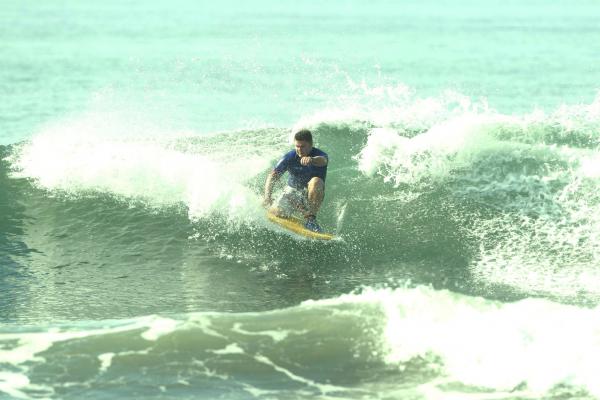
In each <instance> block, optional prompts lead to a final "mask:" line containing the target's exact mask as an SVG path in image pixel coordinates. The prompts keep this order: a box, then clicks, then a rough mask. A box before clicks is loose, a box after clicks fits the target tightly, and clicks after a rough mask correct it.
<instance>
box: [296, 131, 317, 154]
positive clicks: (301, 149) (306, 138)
mask: <svg viewBox="0 0 600 400" xmlns="http://www.w3.org/2000/svg"><path fill="white" fill-rule="evenodd" d="M312 143H313V140H312V133H310V131H309V130H308V129H302V130H300V131H298V132H296V133H295V134H294V146H295V147H296V154H298V156H300V157H306V156H308V155H309V154H310V152H311V150H312Z"/></svg>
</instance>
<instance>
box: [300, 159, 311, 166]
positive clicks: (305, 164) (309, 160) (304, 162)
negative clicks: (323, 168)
mask: <svg viewBox="0 0 600 400" xmlns="http://www.w3.org/2000/svg"><path fill="white" fill-rule="evenodd" d="M300 164H302V165H304V166H305V167H306V166H307V165H310V164H312V158H311V157H302V158H301V159H300Z"/></svg>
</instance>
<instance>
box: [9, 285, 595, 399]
mask: <svg viewBox="0 0 600 400" xmlns="http://www.w3.org/2000/svg"><path fill="white" fill-rule="evenodd" d="M532 314H535V315H536V318H534V319H532V318H531V315H532ZM597 315H598V310H597V309H588V310H585V309H581V308H577V307H575V306H566V305H559V304H556V303H552V302H550V301H547V300H541V299H540V300H534V299H528V300H522V301H519V302H515V303H510V304H503V303H499V302H493V301H489V300H484V299H482V298H476V297H468V296H463V295H458V294H453V293H451V292H448V291H445V290H441V291H436V290H434V289H432V288H426V287H415V288H403V289H395V290H391V289H381V290H366V291H363V292H362V293H356V294H350V295H343V296H340V297H337V298H335V299H329V300H321V301H307V302H304V303H302V304H300V305H298V306H295V307H292V308H287V309H281V310H277V311H271V312H263V313H243V314H235V313H186V314H179V315H150V316H147V317H137V318H132V319H125V320H118V321H117V320H104V321H94V322H85V321H79V322H73V323H69V324H62V325H51V326H44V327H43V329H40V328H38V327H35V326H29V327H19V328H6V327H4V328H2V330H1V331H0V343H1V344H2V351H1V352H0V363H1V365H2V369H3V372H2V374H0V390H2V391H3V392H4V393H5V394H8V395H9V396H12V397H14V398H25V399H27V398H40V397H44V398H46V397H56V398H76V397H77V396H79V395H80V393H81V392H82V391H85V392H86V394H87V395H89V396H92V397H96V396H102V394H103V393H107V391H108V392H110V393H113V394H114V395H118V396H119V397H136V396H137V397H144V398H198V396H200V397H216V396H225V397H227V398H233V399H246V398H259V399H272V398H280V399H287V398H289V399H291V398H299V399H304V398H323V399H326V398H347V399H364V398H384V399H387V398H390V399H391V398H440V397H441V398H450V397H452V398H490V397H494V398H498V397H501V398H509V399H513V398H514V399H517V398H518V399H522V398H540V397H541V398H564V397H574V396H576V397H578V398H593V397H590V396H598V395H600V386H598V381H597V379H596V378H595V377H596V371H597V370H598V368H599V367H600V366H599V365H598V363H599V361H598V352H599V351H600V347H599V346H598V340H597V336H598V334H599V333H600V321H599V320H598V318H597ZM567 321H568V323H565V322H567Z"/></svg>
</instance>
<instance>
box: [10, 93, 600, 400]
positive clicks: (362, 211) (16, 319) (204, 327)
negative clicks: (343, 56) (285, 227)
mask: <svg viewBox="0 0 600 400" xmlns="http://www.w3.org/2000/svg"><path fill="white" fill-rule="evenodd" d="M599 104H600V101H599V100H597V101H595V102H593V103H592V104H589V105H580V106H564V107H561V108H559V109H557V110H555V111H554V112H552V113H542V112H534V113H530V114H524V115H511V116H509V115H503V114H500V113H498V112H495V111H493V110H490V109H489V108H487V107H486V106H485V104H475V103H472V102H470V101H468V100H465V99H464V98H463V97H461V96H453V95H450V96H446V97H440V98H433V99H426V100H415V99H413V100H411V101H409V102H408V103H407V104H403V105H402V107H399V108H393V109H386V110H376V111H373V110H366V111H365V110H363V111H357V110H335V109H331V110H325V111H323V112H320V113H318V114H314V115H308V116H306V117H305V118H302V119H301V120H299V121H298V122H297V124H296V126H295V127H294V128H298V127H308V128H310V129H311V130H312V131H313V132H314V135H315V138H316V143H315V145H316V146H317V147H319V148H322V149H323V150H325V151H327V152H328V153H329V155H330V167H329V172H328V177H327V186H326V200H325V203H324V206H323V209H322V211H321V212H320V214H319V220H320V222H321V223H322V224H323V225H324V226H325V227H326V228H327V229H329V230H332V231H334V232H336V233H337V235H338V236H339V237H340V240H337V241H333V242H330V243H320V242H313V241H307V240H301V239H299V238H297V237H295V236H293V235H291V234H289V233H286V232H284V231H282V230H280V229H279V228H277V227H275V226H273V225H272V224H270V223H269V222H268V221H267V220H266V218H265V215H264V209H263V208H262V206H261V193H262V190H263V186H264V181H265V178H266V176H267V174H268V173H269V171H270V169H271V167H272V166H273V165H274V163H275V162H276V161H277V159H278V157H280V156H281V155H282V154H283V153H284V152H285V151H286V150H287V149H289V147H290V143H291V141H290V131H289V130H288V129H282V128H277V127H266V128H255V129H248V130H242V131H225V132H217V133H213V134H211V135H198V134H194V133H193V132H179V131H174V132H171V131H165V130H163V129H162V128H158V127H156V126H151V125H141V126H140V125H137V124H135V125H132V124H131V122H130V121H128V119H127V118H123V117H122V116H119V115H117V114H110V113H109V114H105V113H94V112H90V113H87V114H84V115H80V116H77V117H73V118H70V119H65V120H62V121H57V122H55V123H54V124H52V125H48V126H46V127H45V128H43V129H42V130H41V131H40V132H39V133H38V134H37V135H35V136H34V137H32V138H31V139H30V140H28V141H24V142H21V143H18V144H15V145H12V146H5V147H1V148H0V151H1V152H2V154H1V159H2V163H1V170H0V172H1V173H0V185H2V190H1V191H0V193H1V194H2V196H3V197H2V202H1V203H0V207H1V208H2V212H1V213H0V215H2V220H0V223H1V224H2V227H3V229H2V231H1V232H2V233H1V234H0V246H1V250H2V251H1V252H0V260H1V261H2V264H3V269H2V278H3V283H2V285H3V288H4V289H6V290H3V291H2V293H1V294H0V296H2V298H1V300H2V302H1V304H2V308H1V309H0V316H1V318H2V320H3V321H7V322H9V323H8V324H5V325H3V326H2V327H1V328H0V331H1V332H0V341H1V343H2V345H1V350H0V365H1V366H2V367H1V371H2V372H0V391H2V392H3V393H4V394H6V395H7V396H11V397H15V398H39V397H52V398H53V397H56V398H72V397H73V398H74V397H76V396H77V393H79V391H80V390H83V389H82V388H88V390H90V391H91V392H90V393H91V394H92V395H93V396H97V397H101V396H102V395H101V393H102V392H103V391H104V390H109V391H110V393H114V394H115V396H117V395H118V396H122V397H135V396H141V397H165V398H170V397H173V398H180V397H181V398H187V397H190V393H194V396H196V395H200V396H203V397H218V396H225V397H229V398H240V399H245V398H253V397H257V398H265V399H268V398H290V399H291V398H313V397H317V398H357V399H358V398H374V397H377V398H437V397H442V398H446V397H452V396H455V397H457V398H465V397H473V398H490V397H496V398H497V397H501V398H515V399H517V398H562V397H573V396H580V397H581V398H588V397H589V398H594V397H597V396H598V395H600V388H599V387H598V386H597V383H596V379H595V373H594V372H593V371H597V369H598V365H596V364H597V362H596V359H597V354H596V353H597V352H598V349H597V347H598V346H597V343H596V342H597V340H596V336H597V335H596V332H597V331H598V329H599V328H598V321H597V318H595V317H594V315H595V314H596V313H597V309H596V308H595V307H597V304H598V299H599V294H600V286H599V283H600V271H598V265H599V262H598V261H599V256H600V252H599V251H598V250H599V245H598V243H600V241H599V240H598V232H600V230H599V229H600V221H599V220H598V217H597V215H599V213H598V211H600V210H599V209H598V208H599V207H600V201H599V200H600V199H599V197H598V193H599V191H598V184H599V182H600V181H599V178H600V172H599V170H598V168H597V165H598V161H600V160H599V157H600V153H599V151H598V148H599V146H598V145H599V140H600V137H599V136H600V134H599V132H600V129H599V128H600V126H599V125H600V116H599V114H598V105H599ZM283 185H284V183H283V182H282V183H281V184H280V185H279V187H278V188H277V190H281V189H282V188H283ZM348 293H350V294H348ZM479 296H485V299H484V298H481V297H479ZM535 298H538V299H535ZM309 299H311V300H309ZM198 310H211V312H198ZM532 315H535V316H536V318H535V319H532V318H531V316H532ZM140 316H142V317H140ZM16 324H19V325H16ZM92 392H93V393H92Z"/></svg>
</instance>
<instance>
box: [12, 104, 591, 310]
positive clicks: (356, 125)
mask: <svg viewBox="0 0 600 400" xmlns="http://www.w3.org/2000/svg"><path fill="white" fill-rule="evenodd" d="M463 100H464V99H463ZM434 101H435V102H437V105H436V106H432V102H434ZM597 109H598V101H596V102H594V103H592V104H591V105H588V106H571V107H566V106H565V107H562V108H560V109H558V110H556V111H555V112H553V113H551V114H543V113H541V112H539V113H532V114H527V115H522V116H506V115H501V114H498V113H495V112H493V111H490V110H487V109H486V108H483V107H481V106H480V105H474V104H470V103H466V104H465V103H464V101H463V103H458V101H457V100H456V99H448V98H441V99H433V100H429V101H414V102H413V103H412V104H410V105H409V107H405V108H403V109H402V111H403V112H402V113H396V114H393V111H397V110H393V111H390V110H387V115H394V117H395V118H394V119H393V120H389V118H388V120H387V121H386V123H385V124H384V126H382V125H381V123H380V122H381V118H379V120H378V119H377V118H376V117H375V116H374V114H373V113H371V114H368V115H366V114H350V115H349V114H348V113H341V112H340V111H329V112H325V113H322V114H319V115H314V116H312V117H309V118H305V119H303V120H301V121H299V122H298V124H297V126H307V127H309V128H311V129H312V130H313V131H314V133H315V136H316V146H317V147H320V148H322V149H325V150H326V151H327V152H328V153H329V154H330V157H331V164H330V167H329V175H328V181H327V196H326V201H325V204H324V207H323V210H322V212H321V213H320V216H319V217H320V220H321V221H322V223H323V224H324V226H326V227H327V228H328V229H329V230H332V231H337V233H338V234H339V236H340V237H341V239H342V241H339V242H336V243H332V244H330V245H321V244H318V243H311V242H309V243H307V242H304V241H298V240H296V239H295V238H294V237H292V236H289V235H285V234H282V232H281V231H278V230H277V229H276V228H275V227H273V226H272V225H270V224H269V223H268V222H266V220H265V218H264V212H263V210H262V208H261V205H260V203H261V192H262V187H263V185H264V179H265V176H266V174H267V173H268V171H269V170H270V168H271V166H272V165H273V164H274V162H275V161H276V160H277V158H278V157H279V156H280V155H281V154H283V152H285V151H286V149H287V148H289V143H290V135H289V131H287V130H284V129H277V128H264V129H254V130H247V131H235V132H223V133H218V134H213V135H210V136H194V135H191V134H190V133H185V132H184V133H181V132H173V133H171V132H164V131H160V132H158V133H157V135H156V136H155V137H157V138H158V137H159V138H160V139H152V134H151V133H152V132H150V134H149V133H148V130H147V129H144V135H143V137H144V138H143V139H141V137H142V135H141V133H140V134H139V135H136V134H135V133H134V134H132V133H131V130H130V129H129V128H130V127H129V126H128V125H127V123H126V122H124V121H122V120H119V119H118V118H117V119H112V120H111V119H110V118H107V117H106V116H105V115H93V114H90V115H85V116H82V117H80V118H78V119H75V120H69V121H62V122H60V123H57V124H56V125H54V126H50V127H47V128H46V129H45V130H44V131H42V132H41V133H40V134H39V135H37V136H35V137H34V138H32V140H31V141H28V142H24V143H22V144H20V145H19V146H15V147H14V148H13V149H12V150H8V149H6V150H5V151H8V152H9V155H8V157H6V161H5V163H6V164H5V165H6V166H5V168H6V169H10V170H11V172H7V173H9V174H10V175H11V176H12V177H13V179H12V180H11V182H13V183H11V184H12V185H14V184H15V183H14V182H16V181H15V180H14V178H16V177H19V178H26V180H27V181H28V182H31V183H33V185H34V187H35V190H37V191H39V190H40V189H41V190H42V191H44V193H46V194H50V196H52V197H56V198H58V199H59V200H55V201H58V202H61V201H63V202H66V203H65V204H68V208H70V209H72V210H73V214H70V215H69V216H67V217H65V218H67V219H69V220H82V219H86V218H88V217H89V214H90V212H91V211H92V210H96V209H97V208H99V207H101V208H103V210H102V212H103V213H104V215H105V217H106V218H109V219H111V218H113V219H119V218H122V216H121V215H120V214H124V215H127V213H128V212H129V211H128V210H130V209H137V211H135V213H141V214H145V215H144V216H143V218H148V219H152V218H153V216H152V215H153V214H156V213H167V214H169V215H168V216H165V218H167V219H169V218H174V219H178V218H181V217H182V216H183V215H187V222H186V224H187V226H186V228H185V229H186V230H188V231H189V232H188V233H189V236H190V238H191V239H195V240H197V241H198V242H199V243H200V244H201V245H203V246H208V250H207V251H208V252H209V253H212V254H221V255H222V256H223V257H225V258H227V257H229V258H235V259H237V260H240V262H245V263H249V264H251V265H252V266H254V267H257V268H268V267H270V266H271V267H273V266H275V267H277V268H286V267H288V266H290V265H292V264H295V263H296V260H297V258H298V255H299V254H300V253H306V254H303V257H305V262H306V264H309V265H327V266H328V268H336V267H343V266H348V265H354V266H356V267H359V266H369V267H373V266H379V267H387V266H393V268H400V267H398V266H399V265H405V266H406V268H407V269H408V270H406V271H404V272H406V274H407V275H409V276H411V278H412V279H416V280H417V281H423V282H427V283H431V282H432V280H433V282H436V283H438V282H443V281H448V280H450V281H454V283H450V285H454V286H452V287H459V288H463V289H465V290H473V288H474V287H478V288H480V287H482V285H483V286H486V289H485V290H486V291H488V290H490V289H494V290H497V291H498V293H503V292H512V293H522V294H525V295H537V294H540V295H548V296H551V297H555V298H561V299H570V301H581V300H584V301H588V300H589V301H592V302H595V301H596V298H597V293H598V282H599V281H600V280H599V278H600V277H599V276H598V271H597V268H596V267H595V266H596V265H598V255H599V251H598V250H599V249H598V243H599V241H598V240H596V239H597V237H598V232H599V228H598V227H599V221H598V218H596V215H598V212H597V211H598V203H599V201H598V195H597V193H598V191H597V185H598V177H599V176H600V173H599V172H598V168H597V167H596V165H597V161H598V157H599V156H600V155H599V153H598V151H597V149H598V140H599V138H598V132H599V129H598V128H599V127H598V125H599V123H600V119H599V118H598V114H597ZM432 110H433V111H432ZM137 129H140V128H139V127H138V128H137ZM81 132H85V135H82V134H81ZM21 181H22V180H21ZM21 181H19V184H20V185H22V184H23V183H22V182H21ZM8 190H9V191H10V190H11V189H10V188H9V189H8ZM15 190H17V189H15ZM28 190H29V189H28ZM30 190H34V189H33V188H32V189H30ZM36 193H38V192H36ZM43 196H46V195H43ZM107 199H111V200H109V201H115V202H117V203H119V204H120V205H119V210H114V209H110V208H111V207H113V206H112V205H107V204H106V203H105V202H106V201H107ZM103 202H104V203H103ZM84 203H85V204H84ZM36 206H37V205H36ZM39 207H40V208H42V209H41V210H40V212H41V213H42V214H45V213H47V212H49V210H44V209H43V207H44V206H43V205H40V206H39ZM140 209H141V210H140ZM78 213H79V214H78ZM56 218H61V217H60V216H59V217H55V218H53V221H52V223H56ZM140 218H141V216H140ZM148 221H149V220H148ZM148 223H150V222H148ZM126 229H127V227H125V230H126ZM161 229H162V228H161V227H157V229H156V230H155V231H154V233H153V235H156V236H153V238H152V240H154V241H156V242H161V241H163V238H164V237H165V236H164V235H165V234H167V232H165V231H162V230H161ZM305 248H309V249H311V250H310V251H304V249H305ZM417 264H418V265H419V267H417V268H413V267H411V266H414V265H417ZM440 265H442V267H440ZM411 268H412V271H410V270H411ZM471 283H474V284H473V285H471ZM469 288H470V289H469Z"/></svg>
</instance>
